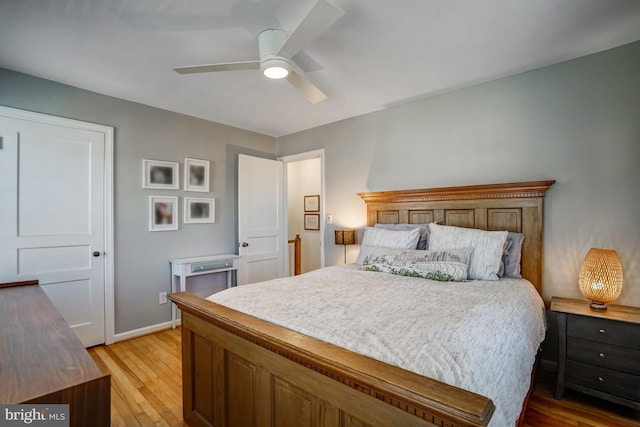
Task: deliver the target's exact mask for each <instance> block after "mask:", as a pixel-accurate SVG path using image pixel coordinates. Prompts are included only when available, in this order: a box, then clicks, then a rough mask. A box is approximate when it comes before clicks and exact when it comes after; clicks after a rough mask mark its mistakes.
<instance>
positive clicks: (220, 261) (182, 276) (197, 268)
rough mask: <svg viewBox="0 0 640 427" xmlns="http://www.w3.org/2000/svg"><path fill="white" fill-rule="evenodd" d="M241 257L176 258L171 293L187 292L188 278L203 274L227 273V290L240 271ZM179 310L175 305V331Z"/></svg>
mask: <svg viewBox="0 0 640 427" xmlns="http://www.w3.org/2000/svg"><path fill="white" fill-rule="evenodd" d="M239 260H240V256H239V255H233V254H224V255H209V256H200V257H194V258H176V259H172V260H170V261H169V262H170V263H171V292H172V293H173V292H178V291H179V292H185V291H186V290H187V277H191V276H201V275H203V274H213V273H223V272H226V273H227V288H230V287H231V286H233V273H234V272H236V274H237V271H238V266H239V263H240V262H239ZM177 317H178V309H177V308H176V305H175V304H172V307H171V327H172V328H174V329H175V327H176V318H177Z"/></svg>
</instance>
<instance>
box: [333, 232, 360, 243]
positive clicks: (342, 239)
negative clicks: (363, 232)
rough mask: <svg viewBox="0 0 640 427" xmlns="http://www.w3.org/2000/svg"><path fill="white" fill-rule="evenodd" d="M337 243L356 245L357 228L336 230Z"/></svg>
mask: <svg viewBox="0 0 640 427" xmlns="http://www.w3.org/2000/svg"><path fill="white" fill-rule="evenodd" d="M335 243H336V245H355V244H356V230H336V231H335Z"/></svg>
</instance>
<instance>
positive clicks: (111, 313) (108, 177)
mask: <svg viewBox="0 0 640 427" xmlns="http://www.w3.org/2000/svg"><path fill="white" fill-rule="evenodd" d="M0 116H4V117H9V118H12V119H19V120H26V121H32V122H36V123H43V124H50V125H56V126H64V127H69V128H74V129H81V130H89V131H94V132H99V133H102V134H104V139H105V141H104V212H103V214H104V236H103V238H104V250H103V252H104V257H102V259H103V260H104V339H105V344H113V342H114V335H115V308H114V262H115V254H114V245H113V240H114V229H113V135H114V129H113V127H111V126H105V125H100V124H97V123H89V122H83V121H80V120H74V119H67V118H64V117H58V116H52V115H49V114H43V113H35V112H32V111H27V110H20V109H17V108H11V107H4V106H1V105H0Z"/></svg>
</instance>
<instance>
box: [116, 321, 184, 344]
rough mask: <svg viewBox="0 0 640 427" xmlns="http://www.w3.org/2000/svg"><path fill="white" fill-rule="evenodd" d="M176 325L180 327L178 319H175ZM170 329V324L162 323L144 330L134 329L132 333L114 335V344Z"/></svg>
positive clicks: (146, 327)
mask: <svg viewBox="0 0 640 427" xmlns="http://www.w3.org/2000/svg"><path fill="white" fill-rule="evenodd" d="M176 325H177V326H180V319H176ZM169 328H171V322H170V321H169V322H162V323H158V324H157V325H151V326H145V327H144V328H140V329H134V330H132V331H127V332H122V333H120V334H115V335H114V337H113V341H114V342H118V341H126V340H130V339H131V338H137V337H141V336H143V335H149V334H153V333H155V332H160V331H164V330H167V329H169Z"/></svg>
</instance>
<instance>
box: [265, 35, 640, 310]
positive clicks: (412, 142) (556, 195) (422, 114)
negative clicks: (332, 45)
mask: <svg viewBox="0 0 640 427" xmlns="http://www.w3.org/2000/svg"><path fill="white" fill-rule="evenodd" d="M319 148H325V156H326V157H325V161H326V164H325V167H326V183H325V185H326V205H325V208H326V213H327V214H333V216H334V225H333V226H327V227H326V235H325V241H326V242H332V241H333V240H332V238H331V235H332V233H333V230H334V229H335V228H338V227H342V226H347V227H358V226H364V225H365V224H366V216H365V207H364V203H363V202H362V201H361V200H360V199H359V197H358V196H357V195H356V193H357V192H362V191H378V190H394V189H411V188H429V187H440V186H452V185H467V184H488V183H499V182H515V181H529V180H543V179H555V180H557V183H556V184H555V185H554V186H553V187H551V190H550V191H549V192H548V193H547V198H546V201H545V215H546V217H545V233H544V239H545V240H544V251H545V252H544V253H545V264H544V297H545V299H546V300H549V299H550V298H551V297H552V296H565V297H576V298H577V297H581V295H580V293H579V290H578V287H577V277H578V271H579V269H580V265H581V263H582V259H583V257H584V255H585V254H586V252H587V251H588V249H589V248H591V247H609V248H613V249H616V250H617V251H618V253H619V254H620V257H621V260H622V265H623V270H624V275H625V285H624V288H623V291H622V295H621V297H620V299H619V300H618V303H621V304H629V305H636V306H638V305H640V220H639V218H640V217H639V216H638V215H639V212H640V189H639V187H638V185H639V184H640V167H639V165H638V163H639V161H640V42H638V43H634V44H630V45H626V46H623V47H620V48H617V49H613V50H610V51H606V52H602V53H599V54H596V55H591V56H587V57H584V58H580V59H577V60H573V61H569V62H565V63H562V64H557V65H554V66H550V67H546V68H542V69H539V70H535V71H532V72H528V73H524V74H520V75H516V76H512V77H508V78H503V79H500V80H496V81H493V82H489V83H485V84H480V85H476V86H473V87H469V88H465V89H461V90H457V91H454V92H450V93H446V94H443V95H440V96H435V97H431V98H427V99H423V100H419V101H415V102H412V103H409V104H405V105H402V106H398V107H395V108H390V109H387V110H384V111H380V112H376V113H372V114H368V115H364V116H360V117H357V118H353V119H349V120H345V121H341V122H336V123H332V124H328V125H325V126H322V127H318V128H315V129H312V130H309V131H305V132H301V133H297V134H293V135H288V136H286V137H283V138H279V139H278V155H279V156H284V155H289V154H294V153H299V152H305V151H310V150H315V149H319ZM325 251H326V254H325V256H326V263H327V265H332V264H340V263H341V257H342V248H341V247H336V246H335V245H333V244H331V243H328V244H327V245H326V248H325Z"/></svg>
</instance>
